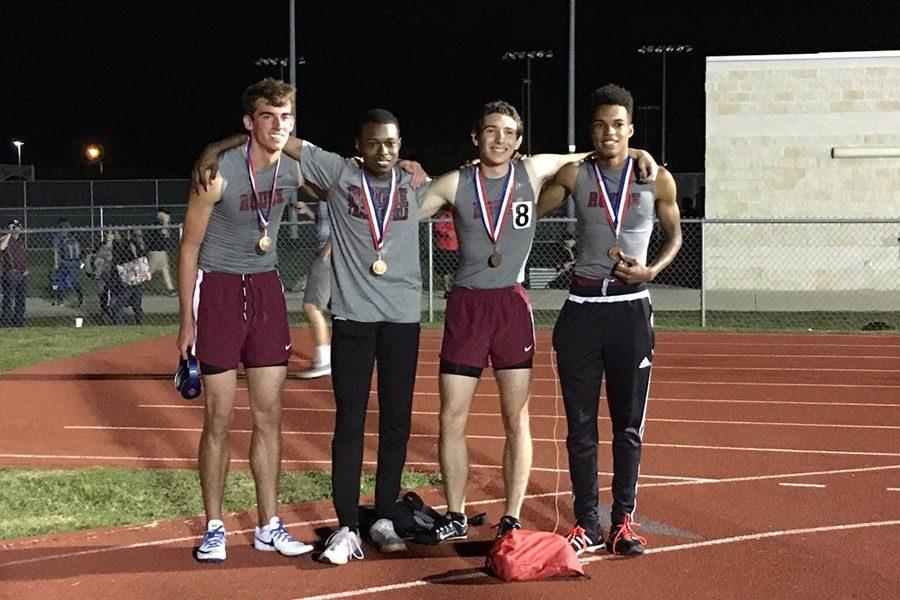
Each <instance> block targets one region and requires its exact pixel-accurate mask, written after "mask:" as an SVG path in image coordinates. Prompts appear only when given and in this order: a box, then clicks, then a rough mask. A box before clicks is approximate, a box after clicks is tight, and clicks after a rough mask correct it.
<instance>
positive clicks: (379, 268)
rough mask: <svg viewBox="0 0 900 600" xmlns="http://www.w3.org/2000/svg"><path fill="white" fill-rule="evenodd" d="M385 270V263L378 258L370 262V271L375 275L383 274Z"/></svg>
mask: <svg viewBox="0 0 900 600" xmlns="http://www.w3.org/2000/svg"><path fill="white" fill-rule="evenodd" d="M386 272H387V263H386V262H384V261H383V260H381V259H380V258H379V259H378V260H376V261H375V262H373V263H372V273H374V274H375V275H384V274H385V273H386Z"/></svg>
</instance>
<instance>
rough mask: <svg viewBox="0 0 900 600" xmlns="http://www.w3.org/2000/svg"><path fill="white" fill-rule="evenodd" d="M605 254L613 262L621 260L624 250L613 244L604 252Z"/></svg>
mask: <svg viewBox="0 0 900 600" xmlns="http://www.w3.org/2000/svg"><path fill="white" fill-rule="evenodd" d="M606 254H607V256H609V258H610V260H612V261H613V262H614V263H617V262H619V261H620V260H622V255H623V254H625V251H624V250H622V249H621V248H619V247H618V246H613V247H612V248H610V249H609V250H608V251H607V252H606Z"/></svg>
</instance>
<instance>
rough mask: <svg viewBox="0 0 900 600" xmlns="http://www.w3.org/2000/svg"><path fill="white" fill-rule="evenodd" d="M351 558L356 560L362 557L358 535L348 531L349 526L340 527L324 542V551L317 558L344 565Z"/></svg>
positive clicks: (325, 561)
mask: <svg viewBox="0 0 900 600" xmlns="http://www.w3.org/2000/svg"><path fill="white" fill-rule="evenodd" d="M351 558H356V559H358V560H362V559H363V558H364V556H363V551H362V548H361V547H360V545H359V536H358V535H357V534H356V532H355V531H350V528H349V527H341V528H340V529H338V530H337V531H335V532H334V533H332V534H331V537H329V538H328V541H327V542H325V551H324V552H322V555H321V556H320V557H319V560H320V561H322V562H324V563H331V564H333V565H345V564H347V561H348V560H350V559H351Z"/></svg>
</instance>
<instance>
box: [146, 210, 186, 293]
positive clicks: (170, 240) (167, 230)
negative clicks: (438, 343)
mask: <svg viewBox="0 0 900 600" xmlns="http://www.w3.org/2000/svg"><path fill="white" fill-rule="evenodd" d="M156 220H157V222H158V223H159V224H160V225H162V226H163V228H162V229H148V230H147V231H145V232H144V241H145V242H146V244H147V259H148V260H149V261H150V273H151V274H155V273H160V274H161V275H162V278H163V283H164V284H165V285H166V291H168V293H169V295H170V296H174V295H176V293H177V292H176V291H175V286H174V285H173V284H172V273H171V271H170V270H169V251H170V250H174V249H175V248H176V247H177V246H178V235H177V234H176V233H175V232H173V231H172V228H171V227H172V226H171V223H172V216H171V215H170V214H169V213H168V211H165V210H161V209H160V210H158V211H157V212H156Z"/></svg>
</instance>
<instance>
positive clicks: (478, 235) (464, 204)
mask: <svg viewBox="0 0 900 600" xmlns="http://www.w3.org/2000/svg"><path fill="white" fill-rule="evenodd" d="M512 165H513V168H515V178H516V180H515V187H514V188H513V193H512V199H511V201H510V204H509V208H508V209H507V214H506V222H505V223H504V225H503V231H502V233H501V237H500V243H499V246H498V251H499V252H500V254H501V255H502V259H501V261H500V266H499V267H491V266H490V265H489V264H488V259H489V258H490V256H491V254H493V253H494V245H493V243H492V242H491V239H490V238H489V237H488V233H487V231H486V230H485V228H484V222H483V221H482V218H481V209H480V207H479V203H478V196H477V195H476V194H475V179H474V177H475V169H474V168H473V167H466V168H463V169H460V171H459V185H458V187H457V189H456V199H455V202H454V206H453V224H454V226H455V227H456V237H457V239H458V240H459V257H460V259H459V268H458V269H457V270H456V276H455V278H454V285H458V286H462V287H466V288H472V289H480V290H485V289H498V288H504V287H509V286H511V285H515V284H516V283H521V282H522V281H523V280H524V279H525V262H526V261H527V260H528V254H529V252H531V242H532V241H533V240H534V230H535V222H536V220H537V211H536V210H535V200H534V199H535V193H534V190H533V189H532V188H531V181H530V180H529V179H528V173H527V171H526V170H525V165H524V164H522V163H521V162H518V163H512ZM505 183H506V177H500V178H498V179H489V178H487V177H485V178H484V186H485V192H486V194H487V198H486V199H487V200H488V202H489V206H490V208H491V219H492V220H491V222H492V223H493V222H494V220H495V218H496V213H497V211H499V210H500V208H499V207H500V202H502V200H503V191H504V188H503V186H504V184H505Z"/></svg>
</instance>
